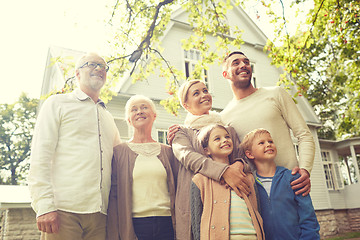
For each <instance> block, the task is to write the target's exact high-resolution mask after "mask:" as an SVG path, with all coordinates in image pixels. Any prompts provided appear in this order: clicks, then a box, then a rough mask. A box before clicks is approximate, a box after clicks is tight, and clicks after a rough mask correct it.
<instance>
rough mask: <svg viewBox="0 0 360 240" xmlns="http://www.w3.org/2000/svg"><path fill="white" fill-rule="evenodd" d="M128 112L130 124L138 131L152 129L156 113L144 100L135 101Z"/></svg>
mask: <svg viewBox="0 0 360 240" xmlns="http://www.w3.org/2000/svg"><path fill="white" fill-rule="evenodd" d="M128 111H129V113H128V121H129V124H130V125H131V126H133V127H134V128H136V129H142V128H151V127H152V125H153V123H154V121H155V118H156V113H155V112H154V111H153V109H152V107H151V106H150V104H149V102H147V101H146V100H144V99H138V100H135V101H133V102H132V103H131V105H130V106H129V110H128Z"/></svg>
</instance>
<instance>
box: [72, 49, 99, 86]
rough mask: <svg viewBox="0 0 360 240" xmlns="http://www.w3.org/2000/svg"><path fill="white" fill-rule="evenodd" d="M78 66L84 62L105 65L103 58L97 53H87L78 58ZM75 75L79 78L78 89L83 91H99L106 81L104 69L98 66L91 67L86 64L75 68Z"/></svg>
mask: <svg viewBox="0 0 360 240" xmlns="http://www.w3.org/2000/svg"><path fill="white" fill-rule="evenodd" d="M80 61H81V62H80V63H78V65H79V66H83V65H84V64H86V62H92V63H98V64H104V65H106V62H105V60H104V59H103V58H102V57H100V56H99V55H97V54H89V55H87V56H85V57H84V58H82V59H81V60H80ZM75 74H76V77H77V78H78V80H79V84H80V89H82V90H83V91H85V92H88V91H92V92H99V91H100V89H101V88H102V86H104V84H105V82H106V70H105V69H101V68H100V67H99V66H97V67H96V68H94V69H92V68H90V67H88V66H87V65H85V66H83V67H81V68H78V69H76V72H75Z"/></svg>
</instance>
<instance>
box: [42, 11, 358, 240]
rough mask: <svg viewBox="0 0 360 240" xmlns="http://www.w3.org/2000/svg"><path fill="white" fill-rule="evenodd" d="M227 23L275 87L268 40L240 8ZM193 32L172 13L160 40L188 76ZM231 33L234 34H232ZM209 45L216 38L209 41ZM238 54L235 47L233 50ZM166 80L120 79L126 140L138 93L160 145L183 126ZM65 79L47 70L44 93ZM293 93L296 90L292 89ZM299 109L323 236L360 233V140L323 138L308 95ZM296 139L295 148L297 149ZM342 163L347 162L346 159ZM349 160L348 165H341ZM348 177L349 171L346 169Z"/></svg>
mask: <svg viewBox="0 0 360 240" xmlns="http://www.w3.org/2000/svg"><path fill="white" fill-rule="evenodd" d="M227 17H228V20H229V23H233V24H236V25H237V26H238V27H239V28H240V29H243V30H244V34H243V40H244V45H243V46H242V47H241V51H243V52H244V53H245V54H246V55H247V56H248V57H249V58H250V61H251V64H252V67H253V79H252V81H253V84H254V85H255V86H256V87H267V86H275V85H276V83H277V81H278V78H279V75H280V74H281V70H280V69H277V68H276V67H274V66H272V65H270V62H271V60H270V59H269V58H268V57H267V55H266V53H264V52H263V47H264V45H265V44H266V41H267V37H266V36H265V35H264V34H263V33H262V31H261V30H260V29H259V27H258V26H257V25H256V24H255V23H254V22H253V21H252V20H251V19H250V18H249V16H248V15H247V14H246V13H245V12H244V11H243V10H242V9H241V8H240V7H239V6H235V5H234V8H233V10H231V11H229V12H228V15H227ZM190 34H191V28H190V25H189V24H188V23H187V13H186V12H184V11H183V10H182V9H178V10H176V11H174V13H173V15H172V19H171V21H170V23H169V26H168V28H167V31H166V32H165V34H164V36H163V37H162V40H161V47H162V48H163V49H164V51H163V53H162V54H163V56H165V58H166V59H167V60H168V61H169V62H170V63H171V64H172V65H175V66H176V67H177V68H179V69H183V70H184V72H185V73H187V72H189V71H188V70H189V69H191V67H192V64H193V63H196V61H197V60H198V57H199V54H198V52H197V50H196V49H191V50H189V51H185V50H183V49H182V48H181V39H184V38H187V37H188V36H190ZM230 35H231V32H230ZM209 39H210V41H212V40H214V39H211V37H209ZM234 50H236V49H234ZM81 54H82V53H81V52H78V51H75V50H70V49H63V48H59V47H51V48H50V49H49V53H48V59H47V66H50V62H51V59H52V58H54V57H57V56H73V57H74V58H75V59H76V58H77V57H78V56H79V55H81ZM221 72H222V70H221V66H219V65H217V64H213V65H211V66H209V69H208V71H207V72H206V74H205V75H206V79H204V80H205V81H206V82H207V85H208V88H209V90H210V92H211V93H212V95H213V107H214V109H215V110H218V111H221V110H222V109H223V108H224V107H225V106H226V104H227V102H228V101H229V100H230V99H231V98H232V92H231V89H230V87H229V85H228V83H227V81H226V80H224V79H223V77H222V74H221ZM165 82H166V81H165V79H163V78H161V77H159V74H154V75H151V76H150V77H149V78H148V79H146V80H144V81H140V82H136V83H135V84H132V83H131V80H130V79H129V78H123V79H121V81H120V83H119V86H118V89H117V91H118V95H117V96H116V97H113V99H112V100H111V101H110V102H109V103H108V104H107V108H108V110H109V111H110V112H111V113H112V114H113V116H114V118H115V122H116V124H117V126H118V128H119V131H120V135H121V138H122V140H123V141H126V140H128V139H129V138H130V136H131V135H132V129H131V128H129V127H128V125H127V123H126V120H125V116H124V106H125V103H126V101H127V100H128V99H129V97H131V96H132V95H134V94H143V95H146V96H148V97H150V98H151V99H152V100H153V101H154V102H155V103H156V106H157V111H158V113H157V119H156V121H155V123H154V127H153V130H152V131H153V132H152V133H153V136H154V138H155V139H157V140H158V141H159V142H165V141H166V132H167V129H168V127H169V126H170V125H172V124H181V123H183V121H184V119H185V116H186V112H185V111H184V110H183V109H181V110H180V111H179V116H177V117H176V116H173V115H170V114H169V113H167V112H166V110H165V109H164V108H163V107H162V106H161V105H160V104H159V102H160V100H162V99H165V98H167V97H168V94H167V93H166V90H165V86H164V85H165V84H164V83H165ZM63 83H64V79H63V76H62V73H61V66H59V65H58V64H55V65H52V66H51V67H46V69H45V74H44V81H43V87H42V94H43V95H44V94H47V93H48V92H50V91H52V90H53V89H54V88H58V89H61V87H62V86H63ZM293 91H295V90H293ZM297 102H298V104H297V106H298V108H299V110H300V112H301V114H302V116H303V117H304V119H305V120H306V122H307V124H308V126H309V128H310V130H311V132H312V134H313V136H314V139H315V143H316V153H315V161H314V167H313V170H312V173H311V182H312V190H311V197H312V200H313V204H314V207H315V209H316V213H317V217H318V219H319V222H320V225H321V235H322V236H323V237H324V236H329V235H334V234H337V233H340V232H345V231H355V230H357V231H359V230H360V223H359V222H360V201H358V199H359V195H360V184H359V183H358V179H359V177H360V175H359V167H358V165H357V161H353V159H357V160H358V161H359V156H360V139H359V138H354V139H348V140H345V141H340V142H336V141H327V140H319V139H318V136H317V129H318V128H320V127H321V123H320V121H319V119H318V117H317V116H316V114H315V112H314V110H313V109H312V107H311V105H310V104H309V103H308V101H307V100H306V99H305V98H304V97H301V96H300V97H297ZM296 144H297V143H296V141H294V147H295V148H296ZM342 159H343V160H342ZM343 162H345V163H347V164H345V165H342V163H343ZM343 166H346V167H345V170H346V169H348V171H347V172H348V180H346V178H345V180H346V184H344V177H343V172H342V170H343V169H344V168H343ZM344 173H345V176H346V171H344Z"/></svg>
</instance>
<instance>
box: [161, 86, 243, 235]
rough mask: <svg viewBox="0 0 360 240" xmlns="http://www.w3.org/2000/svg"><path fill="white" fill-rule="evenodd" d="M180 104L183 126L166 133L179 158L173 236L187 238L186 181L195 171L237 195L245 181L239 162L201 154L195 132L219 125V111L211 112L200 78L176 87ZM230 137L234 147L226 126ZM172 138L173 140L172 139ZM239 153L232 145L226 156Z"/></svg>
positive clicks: (235, 139)
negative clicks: (214, 159) (226, 185)
mask: <svg viewBox="0 0 360 240" xmlns="http://www.w3.org/2000/svg"><path fill="white" fill-rule="evenodd" d="M179 99H180V104H181V105H182V106H183V108H184V109H185V110H187V112H188V114H187V116H186V119H185V122H184V125H183V126H172V127H170V129H169V130H170V132H169V134H168V136H169V137H168V138H169V142H172V148H173V151H174V155H175V157H176V158H177V159H178V160H179V161H180V163H181V164H180V165H179V172H178V183H179V184H178V186H177V192H176V201H175V210H176V211H175V212H176V214H175V215H176V238H177V239H183V240H189V239H192V234H191V216H190V184H191V179H192V177H193V176H194V174H195V173H201V174H203V175H204V176H206V177H209V178H211V179H214V180H215V181H219V182H220V181H222V182H225V183H226V184H228V185H229V186H230V187H231V188H232V189H234V191H235V192H237V193H238V194H239V195H240V191H242V192H243V193H245V194H248V193H249V184H250V183H248V181H247V180H246V178H245V177H246V175H245V174H244V172H243V171H242V167H243V165H242V164H239V162H236V163H234V164H232V165H229V164H227V163H220V162H216V161H213V160H212V159H211V158H209V157H207V156H205V155H204V151H203V148H202V147H201V144H200V143H199V141H198V139H197V134H198V131H199V130H200V129H201V128H203V127H205V126H208V125H210V124H222V122H221V119H220V114H219V113H217V112H215V111H211V108H212V96H211V95H210V93H209V91H208V89H207V87H206V85H205V84H204V83H203V82H202V81H200V80H190V81H187V82H185V83H184V84H183V85H182V86H181V87H180V89H179ZM227 129H228V131H229V134H230V135H231V137H232V139H234V146H238V145H239V143H240V141H239V139H238V137H237V134H236V132H235V130H234V129H233V128H232V127H227ZM172 138H173V139H172ZM239 156H240V153H239V150H238V148H237V147H236V148H235V149H234V151H233V153H232V155H231V156H230V158H231V159H235V158H238V157H239Z"/></svg>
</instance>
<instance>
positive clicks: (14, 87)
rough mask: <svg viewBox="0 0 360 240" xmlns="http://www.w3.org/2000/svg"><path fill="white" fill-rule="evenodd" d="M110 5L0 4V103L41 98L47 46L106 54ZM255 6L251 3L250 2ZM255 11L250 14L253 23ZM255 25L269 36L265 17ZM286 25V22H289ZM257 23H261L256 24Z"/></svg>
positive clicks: (65, 0) (19, 0) (4, 0)
mask: <svg viewBox="0 0 360 240" xmlns="http://www.w3.org/2000/svg"><path fill="white" fill-rule="evenodd" d="M114 2H115V1H112V0H103V1H98V0H61V1H60V0H31V1H30V0H16V1H9V0H0V29H1V38H0V54H1V55H0V56H1V57H0V69H1V77H0V83H1V86H2V87H1V88H0V104H2V103H14V102H15V101H16V100H17V99H18V97H19V96H20V94H21V93H22V92H25V93H27V94H28V96H30V97H32V98H39V97H40V90H41V84H42V80H43V74H44V69H45V67H46V57H47V53H48V49H49V47H50V46H52V45H53V46H59V47H65V48H70V49H75V50H80V51H84V52H86V51H95V52H98V53H100V54H102V53H103V52H106V49H105V46H106V40H107V39H108V36H109V33H108V32H107V28H106V27H105V26H106V23H105V20H106V19H108V18H109V16H110V10H109V8H106V6H105V3H107V4H109V5H111V4H113V3H114ZM254 2H255V1H254ZM256 8H257V6H256V5H254V6H250V8H249V13H250V15H251V16H252V17H254V18H255V19H256ZM258 14H260V15H261V18H260V20H259V19H258V20H256V21H257V23H258V24H259V25H260V28H261V29H262V30H263V31H264V32H265V34H266V35H268V36H269V35H270V34H271V31H269V26H268V24H266V22H267V20H266V16H265V15H266V14H265V13H258ZM290 20H291V19H290ZM261 21H262V22H261Z"/></svg>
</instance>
